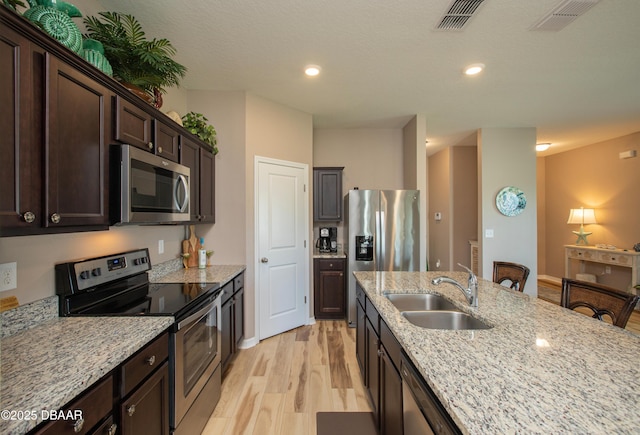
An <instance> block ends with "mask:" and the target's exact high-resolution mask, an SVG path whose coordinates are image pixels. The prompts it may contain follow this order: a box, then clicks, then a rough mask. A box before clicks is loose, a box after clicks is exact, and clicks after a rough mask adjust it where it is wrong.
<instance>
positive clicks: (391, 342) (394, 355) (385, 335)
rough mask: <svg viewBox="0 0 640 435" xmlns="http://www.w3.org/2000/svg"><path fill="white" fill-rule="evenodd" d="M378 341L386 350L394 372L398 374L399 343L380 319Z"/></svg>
mask: <svg viewBox="0 0 640 435" xmlns="http://www.w3.org/2000/svg"><path fill="white" fill-rule="evenodd" d="M380 341H382V345H383V346H384V348H385V349H386V350H387V355H389V358H390V359H391V362H393V365H395V366H396V370H398V373H399V372H400V361H401V355H402V347H401V346H400V343H398V340H396V337H395V335H393V332H391V329H389V327H388V326H387V324H386V323H385V321H384V320H382V319H380Z"/></svg>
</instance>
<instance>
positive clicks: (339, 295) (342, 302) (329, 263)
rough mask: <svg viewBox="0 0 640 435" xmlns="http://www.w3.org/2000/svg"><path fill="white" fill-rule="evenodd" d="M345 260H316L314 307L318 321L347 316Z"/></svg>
mask: <svg viewBox="0 0 640 435" xmlns="http://www.w3.org/2000/svg"><path fill="white" fill-rule="evenodd" d="M346 263H347V262H346V260H345V259H344V258H331V259H328V258H316V259H315V260H314V267H313V269H314V278H313V295H314V296H313V298H314V299H313V306H314V316H315V318H316V319H344V318H345V315H346V304H347V300H346V291H345V283H346V280H345V275H346Z"/></svg>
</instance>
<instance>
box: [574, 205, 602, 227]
mask: <svg viewBox="0 0 640 435" xmlns="http://www.w3.org/2000/svg"><path fill="white" fill-rule="evenodd" d="M567 223H568V224H580V225H585V224H597V223H598V222H597V221H596V212H595V210H594V209H592V208H584V207H580V208H572V209H571V210H570V211H569V220H567Z"/></svg>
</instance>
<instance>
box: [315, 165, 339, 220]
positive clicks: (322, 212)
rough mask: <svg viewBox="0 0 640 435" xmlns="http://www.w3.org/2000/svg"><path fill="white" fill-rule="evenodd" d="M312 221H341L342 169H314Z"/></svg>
mask: <svg viewBox="0 0 640 435" xmlns="http://www.w3.org/2000/svg"><path fill="white" fill-rule="evenodd" d="M313 220H314V221H341V220H342V168H314V170H313Z"/></svg>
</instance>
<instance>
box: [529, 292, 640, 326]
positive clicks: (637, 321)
mask: <svg viewBox="0 0 640 435" xmlns="http://www.w3.org/2000/svg"><path fill="white" fill-rule="evenodd" d="M539 284H540V285H544V286H545V287H546V288H549V289H553V290H557V292H558V297H557V300H558V301H559V300H560V296H559V295H560V291H561V286H560V285H559V284H556V283H553V282H550V281H545V280H539ZM554 299H556V298H554ZM545 300H546V301H547V302H553V303H555V302H554V301H551V300H550V299H545ZM586 312H587V310H585V313H586ZM591 314H593V313H592V312H591V313H590V314H589V315H591ZM625 329H626V330H627V331H631V332H633V333H635V334H638V335H640V312H639V311H638V310H634V312H633V313H632V314H631V317H630V318H629V321H628V322H627V326H626V327H625Z"/></svg>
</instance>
